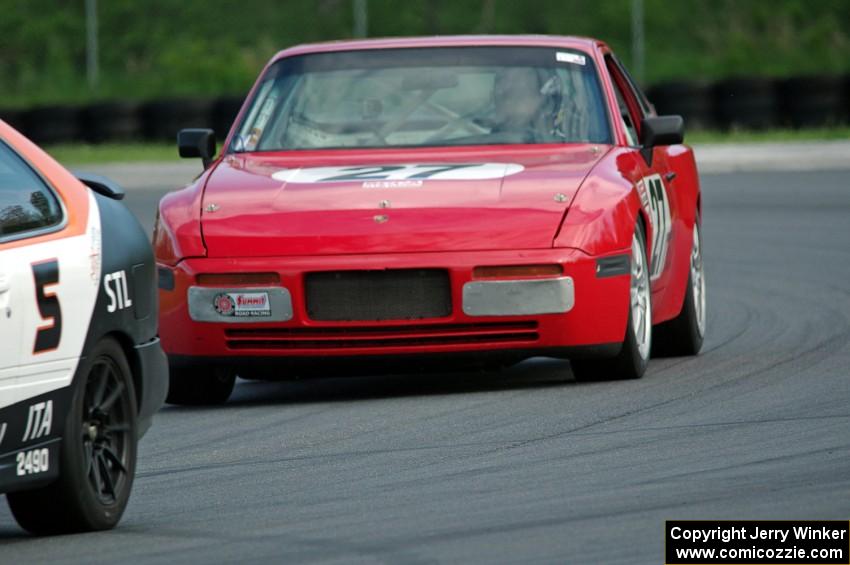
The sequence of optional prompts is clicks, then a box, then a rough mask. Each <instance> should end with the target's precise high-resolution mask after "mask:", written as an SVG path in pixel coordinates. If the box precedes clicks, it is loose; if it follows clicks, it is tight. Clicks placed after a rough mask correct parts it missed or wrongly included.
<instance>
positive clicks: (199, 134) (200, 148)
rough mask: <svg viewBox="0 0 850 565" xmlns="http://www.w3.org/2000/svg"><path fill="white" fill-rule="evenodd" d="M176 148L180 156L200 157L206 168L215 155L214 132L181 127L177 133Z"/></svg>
mask: <svg viewBox="0 0 850 565" xmlns="http://www.w3.org/2000/svg"><path fill="white" fill-rule="evenodd" d="M177 149H178V151H179V152H180V156H181V157H200V158H201V161H203V163H204V168H205V169H206V168H207V167H209V166H210V163H212V160H213V157H215V132H214V131H213V130H211V129H202V128H189V129H181V130H180V131H179V132H178V133H177Z"/></svg>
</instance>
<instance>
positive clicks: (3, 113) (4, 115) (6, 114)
mask: <svg viewBox="0 0 850 565" xmlns="http://www.w3.org/2000/svg"><path fill="white" fill-rule="evenodd" d="M0 120H3V121H4V122H6V123H7V124H9V125H10V126H12V127H13V128H15V129H16V130H18V131H23V129H24V111H23V110H16V109H14V108H0Z"/></svg>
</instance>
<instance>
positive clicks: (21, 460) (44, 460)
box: [15, 447, 50, 477]
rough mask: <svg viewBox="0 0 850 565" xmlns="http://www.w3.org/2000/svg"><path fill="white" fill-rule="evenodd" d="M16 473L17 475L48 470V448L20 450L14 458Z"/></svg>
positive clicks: (21, 475) (34, 473) (33, 473)
mask: <svg viewBox="0 0 850 565" xmlns="http://www.w3.org/2000/svg"><path fill="white" fill-rule="evenodd" d="M15 462H16V463H17V468H16V471H15V472H16V473H17V475H18V476H19V477H23V476H24V475H36V474H38V473H46V472H47V471H48V470H50V450H49V449H47V448H46V447H42V448H40V449H30V450H28V451H21V452H19V453H18V455H17V456H16V458H15Z"/></svg>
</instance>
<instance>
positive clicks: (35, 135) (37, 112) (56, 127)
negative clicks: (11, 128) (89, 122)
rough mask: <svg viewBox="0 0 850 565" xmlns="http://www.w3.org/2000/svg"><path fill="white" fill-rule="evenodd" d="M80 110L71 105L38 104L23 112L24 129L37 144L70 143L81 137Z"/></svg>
mask: <svg viewBox="0 0 850 565" xmlns="http://www.w3.org/2000/svg"><path fill="white" fill-rule="evenodd" d="M80 116H81V110H80V108H76V107H73V106H40V107H37V108H32V109H31V110H27V111H26V112H25V113H24V120H23V123H24V131H25V132H26V135H27V137H29V138H30V139H32V140H33V141H34V142H35V143H39V144H55V143H70V142H72V141H78V140H80V139H81V138H82V135H81V132H82V128H81V127H80V125H81V123H80V122H81V120H80Z"/></svg>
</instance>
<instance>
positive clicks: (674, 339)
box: [652, 223, 706, 357]
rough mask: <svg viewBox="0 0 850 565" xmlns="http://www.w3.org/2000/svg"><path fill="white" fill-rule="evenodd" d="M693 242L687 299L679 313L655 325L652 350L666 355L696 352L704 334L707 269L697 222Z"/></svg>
mask: <svg viewBox="0 0 850 565" xmlns="http://www.w3.org/2000/svg"><path fill="white" fill-rule="evenodd" d="M693 239H694V241H693V246H692V247H691V255H690V272H689V273H688V287H687V291H686V292H685V302H684V304H682V311H681V312H680V313H679V315H678V316H676V317H675V318H673V319H672V320H670V321H669V322H664V323H663V324H659V325H658V327H657V328H655V336H656V339H655V343H654V346H653V350H652V354H653V355H658V356H663V357H675V356H682V355H696V354H697V353H699V350H700V349H702V342H703V339H704V338H705V322H706V310H705V272H704V270H703V263H702V234H701V230H700V227H699V224H698V223H695V224H694V236H693Z"/></svg>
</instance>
